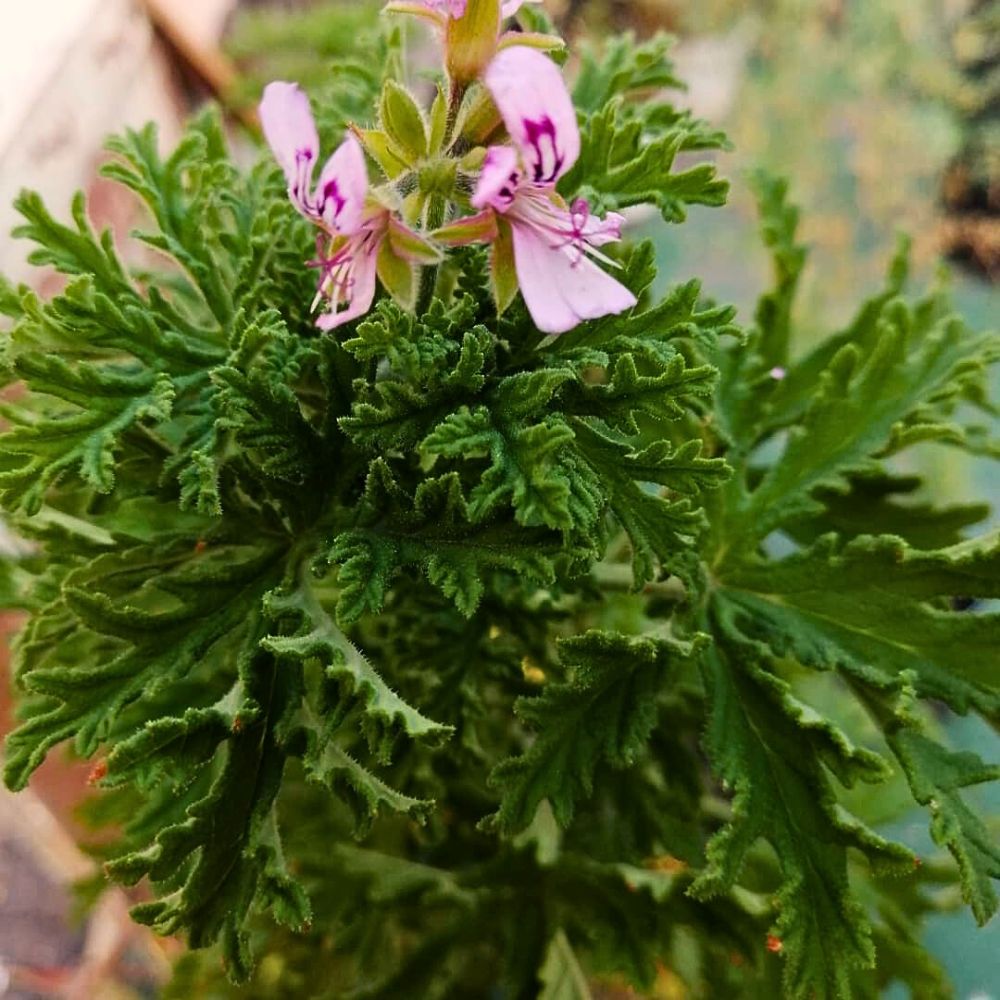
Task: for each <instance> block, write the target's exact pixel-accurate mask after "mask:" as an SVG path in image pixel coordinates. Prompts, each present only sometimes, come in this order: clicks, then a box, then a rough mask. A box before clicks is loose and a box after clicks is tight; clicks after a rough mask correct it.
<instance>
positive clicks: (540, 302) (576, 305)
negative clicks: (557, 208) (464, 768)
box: [512, 221, 636, 333]
mask: <svg viewBox="0 0 1000 1000" xmlns="http://www.w3.org/2000/svg"><path fill="white" fill-rule="evenodd" d="M512 228H513V231H514V263H515V265H516V267H517V280H518V283H519V284H520V286H521V294H522V295H523V296H524V302H525V304H526V305H527V307H528V312H530V313H531V318H532V319H533V320H534V321H535V325H536V326H537V327H538V329H539V330H541V331H542V332H543V333H565V332H566V331H567V330H572V329H573V327H575V326H577V325H579V324H580V323H581V322H583V320H585V319H597V318H598V317H600V316H608V315H611V314H613V313H620V312H624V311H625V310H626V309H631V308H632V306H634V305H635V304H636V297H635V296H634V295H633V294H632V293H631V292H630V291H629V290H628V289H627V288H626V287H625V286H624V285H623V284H621V283H620V282H618V281H616V280H615V279H614V278H612V277H611V275H609V274H606V273H605V272H604V271H602V270H601V269H600V268H599V267H598V266H597V265H596V264H595V263H594V262H593V261H592V260H589V259H588V258H587V257H586V256H584V255H582V254H579V253H574V252H573V250H572V249H570V248H567V247H552V246H550V245H549V244H548V243H547V242H546V240H545V237H544V235H543V234H542V233H539V232H538V231H537V230H536V229H534V228H532V227H531V226H525V225H518V224H517V222H516V221H515V222H514V225H513V226H512Z"/></svg>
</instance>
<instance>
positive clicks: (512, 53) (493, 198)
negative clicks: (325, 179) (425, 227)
mask: <svg viewBox="0 0 1000 1000" xmlns="http://www.w3.org/2000/svg"><path fill="white" fill-rule="evenodd" d="M485 82H486V86H487V87H488V88H489V90H490V92H491V93H492V95H493V99H494V100H495V101H496V105H497V108H498V109H499V110H500V114H501V115H502V116H503V120H504V124H505V125H506V126H507V131H508V133H509V134H510V138H511V141H512V142H513V144H514V145H513V147H511V146H493V147H491V148H490V149H489V151H488V153H487V156H486V160H485V162H484V164H483V169H482V173H481V174H480V177H479V183H478V186H477V187H476V191H475V194H474V195H473V198H472V204H473V205H474V206H475V207H476V208H479V209H481V210H482V211H481V213H480V215H479V216H476V217H473V218H472V219H466V220H460V221H459V222H458V223H456V224H455V227H456V232H459V231H464V232H466V233H475V234H476V236H478V238H480V239H490V238H491V236H492V237H494V238H495V237H496V236H497V235H498V233H499V230H497V229H496V228H494V229H493V231H492V233H491V231H490V228H489V226H490V222H491V220H490V218H489V217H490V216H493V217H494V220H495V221H496V222H497V223H498V224H500V225H503V224H507V225H509V227H510V233H511V237H512V240H513V251H514V266H515V269H516V273H517V281H518V285H519V286H520V289H521V294H522V295H523V296H524V301H525V304H526V305H527V307H528V311H529V312H530V313H531V316H532V319H534V321H535V324H536V325H537V326H538V328H539V330H542V331H544V332H545V333H553V334H557V333H565V332H566V331H567V330H571V329H572V328H573V327H575V326H577V324H579V323H580V322H581V321H583V320H586V319H596V318H598V317H600V316H607V315H610V314H613V313H620V312H624V310H626V309H630V308H632V306H634V305H635V304H636V298H635V296H634V295H633V294H632V293H631V292H630V291H629V290H628V289H627V288H626V287H625V286H624V285H622V284H621V283H620V282H618V281H616V280H615V279H614V278H612V277H611V276H610V275H609V274H607V273H606V272H605V271H603V270H602V269H601V268H600V267H598V266H597V264H595V263H594V260H595V259H596V260H599V261H601V262H603V263H605V264H609V265H611V266H615V265H614V262H613V261H611V260H610V258H608V257H607V256H606V255H605V254H603V253H601V251H600V250H598V249H597V248H598V247H600V246H603V245H604V244H606V243H611V242H614V241H615V240H618V239H620V238H621V225H622V222H623V221H624V220H623V219H622V217H621V216H620V215H618V214H617V213H614V212H611V213H609V214H608V215H607V217H606V218H604V219H601V218H598V217H597V216H595V215H593V214H592V213H591V212H590V207H589V205H588V204H587V202H586V201H584V200H583V199H578V200H577V201H575V202H574V203H573V204H572V205H570V206H568V207H567V206H566V204H565V202H564V201H563V200H562V199H561V198H560V197H559V195H558V194H557V193H556V182H557V181H558V180H559V178H560V177H562V175H563V174H565V173H566V171H567V170H569V169H570V168H571V167H572V166H573V164H574V163H575V162H576V160H577V157H578V156H579V155H580V132H579V129H578V127H577V123H576V112H575V111H574V110H573V104H572V101H571V100H570V97H569V94H568V93H567V91H566V86H565V84H564V83H563V79H562V75H561V73H560V72H559V69H558V67H557V66H556V64H555V63H553V62H552V61H551V60H550V59H548V58H547V57H546V56H544V55H542V54H541V53H539V52H537V51H535V50H533V49H528V48H509V49H505V50H504V51H502V52H501V53H500V54H499V55H498V56H497V57H496V58H495V59H494V60H493V62H492V63H491V64H490V66H489V68H488V69H487V71H486V76H485ZM476 220H479V221H480V222H481V223H482V226H481V227H479V228H477V223H476ZM460 227H464V230H463V229H461V228H460ZM448 228H450V227H447V228H446V229H445V230H444V231H443V232H442V234H441V235H442V238H443V239H445V240H448V238H449V233H448ZM494 255H496V251H494Z"/></svg>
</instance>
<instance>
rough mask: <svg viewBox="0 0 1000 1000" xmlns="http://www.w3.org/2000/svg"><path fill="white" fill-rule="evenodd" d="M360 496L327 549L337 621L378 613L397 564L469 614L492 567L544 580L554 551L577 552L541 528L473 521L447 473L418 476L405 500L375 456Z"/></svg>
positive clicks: (451, 475)
mask: <svg viewBox="0 0 1000 1000" xmlns="http://www.w3.org/2000/svg"><path fill="white" fill-rule="evenodd" d="M365 498H366V502H365V508H363V512H362V517H361V518H360V525H359V527H358V528H355V529H353V530H351V531H348V532H344V533H342V534H340V535H338V536H337V538H336V539H335V540H334V543H333V546H332V547H331V549H330V552H329V555H328V558H329V560H330V561H331V562H333V563H337V564H339V565H340V572H339V574H338V583H339V585H340V587H341V594H340V598H339V600H338V603H337V616H338V618H340V620H341V621H344V622H351V621H354V620H356V619H357V618H358V617H360V615H361V614H363V613H364V612H365V611H379V610H380V609H381V608H382V604H383V601H384V598H385V592H386V590H387V588H388V586H389V584H390V581H391V580H392V578H393V576H394V575H395V573H396V572H397V571H398V570H399V569H400V568H401V567H404V566H418V567H421V568H423V570H424V572H425V573H426V574H427V578H428V579H429V580H430V582H431V583H433V584H434V585H435V586H436V587H437V588H438V589H439V590H440V591H441V592H442V593H443V594H444V595H445V597H447V598H449V599H450V600H452V601H454V602H455V606H456V607H457V608H458V609H459V610H460V611H461V612H462V613H463V614H465V615H471V614H472V613H473V612H474V611H475V610H476V607H477V606H478V604H479V602H480V600H481V599H482V596H483V594H484V592H485V589H486V583H487V581H488V579H489V578H490V576H491V575H492V574H493V573H494V572H496V571H505V570H506V571H509V572H511V573H514V574H517V575H518V576H520V577H521V578H522V579H524V580H528V581H533V582H535V583H537V584H538V585H539V586H546V585H548V584H550V583H551V582H552V581H553V580H554V579H555V566H554V560H555V559H556V558H557V557H560V556H563V557H565V558H579V557H580V555H581V554H583V553H582V551H577V550H572V549H570V550H567V549H565V548H564V547H563V546H562V545H561V544H560V542H559V538H558V536H557V535H554V534H553V533H551V532H548V531H546V530H545V529H533V530H526V529H524V528H520V527H518V526H516V525H514V524H509V523H504V522H502V521H500V522H496V523H488V524H476V523H473V521H472V518H471V515H470V512H469V508H468V505H467V504H466V501H465V498H464V497H463V495H462V489H461V484H460V482H459V479H458V477H457V475H456V474H454V473H449V474H447V475H444V476H441V477H438V478H436V479H427V480H425V481H424V482H423V483H421V484H420V486H419V487H418V489H417V492H416V494H415V496H414V497H413V499H412V501H411V500H410V499H409V498H408V497H406V495H405V493H404V492H403V491H401V490H400V489H399V487H398V486H397V485H396V484H395V482H394V481H393V479H392V474H391V472H390V471H389V470H388V467H387V466H386V465H385V464H384V463H381V462H375V463H373V464H372V468H371V471H370V473H369V476H368V482H367V486H366V489H365ZM387 509H388V511H389V512H390V516H389V517H386V513H387Z"/></svg>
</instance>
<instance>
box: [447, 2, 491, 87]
mask: <svg viewBox="0 0 1000 1000" xmlns="http://www.w3.org/2000/svg"><path fill="white" fill-rule="evenodd" d="M445 31H446V41H445V44H446V48H447V61H448V75H449V76H450V77H451V79H452V81H453V82H454V83H455V84H458V85H460V86H467V85H468V84H470V83H472V81H473V80H475V79H476V78H477V77H479V76H480V75H481V74H482V73H483V71H484V70H485V69H486V67H487V66H488V65H489V63H490V60H491V59H492V58H493V56H494V55H495V54H496V50H497V38H498V37H499V35H500V0H469V2H468V5H467V6H466V8H465V14H464V15H463V16H462V17H452V18H449V19H448V23H447V27H446V29H445Z"/></svg>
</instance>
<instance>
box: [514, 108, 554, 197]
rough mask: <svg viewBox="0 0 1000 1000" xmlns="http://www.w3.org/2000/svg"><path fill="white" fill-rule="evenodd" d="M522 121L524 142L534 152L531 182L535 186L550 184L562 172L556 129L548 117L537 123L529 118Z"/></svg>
mask: <svg viewBox="0 0 1000 1000" xmlns="http://www.w3.org/2000/svg"><path fill="white" fill-rule="evenodd" d="M522 121H523V123H524V139H525V142H527V143H528V145H530V146H531V148H532V149H533V150H534V157H533V159H534V163H533V164H532V180H534V182H535V183H536V184H552V183H554V182H555V180H556V178H558V176H559V174H560V173H561V172H562V165H563V162H564V160H565V157H564V156H563V154H562V153H561V152H560V151H559V147H558V145H557V144H556V127H555V125H553V124H552V119H551V118H549V116H548V115H546V116H545V117H544V118H542V119H540V120H539V121H534V120H533V119H531V118H524V119H522Z"/></svg>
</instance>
